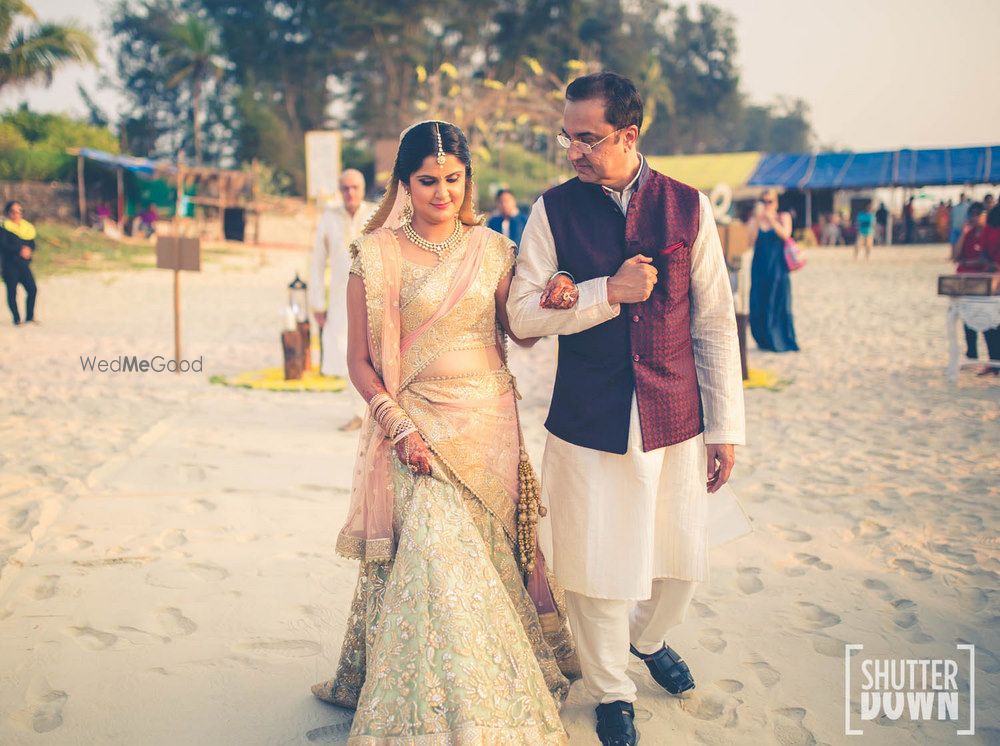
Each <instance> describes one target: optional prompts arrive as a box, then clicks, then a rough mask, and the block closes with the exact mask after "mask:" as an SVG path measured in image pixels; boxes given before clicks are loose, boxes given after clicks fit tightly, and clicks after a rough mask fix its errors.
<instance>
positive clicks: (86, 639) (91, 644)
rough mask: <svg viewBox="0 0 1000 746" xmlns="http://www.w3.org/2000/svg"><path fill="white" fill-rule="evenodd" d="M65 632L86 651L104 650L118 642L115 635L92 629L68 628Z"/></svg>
mask: <svg viewBox="0 0 1000 746" xmlns="http://www.w3.org/2000/svg"><path fill="white" fill-rule="evenodd" d="M66 631H67V632H68V633H69V634H70V636H72V637H74V638H75V639H76V641H77V642H78V643H80V644H81V645H82V646H83V647H85V648H87V649H88V650H106V649H107V648H110V647H111V646H112V645H114V644H115V643H116V642H118V637H117V635H113V634H111V633H110V632H102V631H101V630H99V629H94V628H93V627H70V628H69V629H67V630H66Z"/></svg>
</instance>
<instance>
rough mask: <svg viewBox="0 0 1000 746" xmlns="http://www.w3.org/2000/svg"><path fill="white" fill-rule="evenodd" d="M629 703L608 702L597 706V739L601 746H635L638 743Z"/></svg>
mask: <svg viewBox="0 0 1000 746" xmlns="http://www.w3.org/2000/svg"><path fill="white" fill-rule="evenodd" d="M634 719H635V709H634V708H633V707H632V703H631V702H621V701H618V702H608V703H607V704H603V705H598V706H597V737H598V738H599V739H600V740H601V744H603V746H635V745H636V744H637V743H639V734H638V733H637V732H636V729H635V725H634V724H633V722H632V721H633V720H634Z"/></svg>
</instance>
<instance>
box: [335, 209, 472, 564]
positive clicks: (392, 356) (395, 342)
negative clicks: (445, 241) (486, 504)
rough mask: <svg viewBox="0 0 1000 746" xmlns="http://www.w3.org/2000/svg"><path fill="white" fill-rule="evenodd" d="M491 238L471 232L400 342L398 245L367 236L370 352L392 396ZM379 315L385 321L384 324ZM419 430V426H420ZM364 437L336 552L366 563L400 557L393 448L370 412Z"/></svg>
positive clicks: (384, 236)
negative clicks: (443, 285)
mask: <svg viewBox="0 0 1000 746" xmlns="http://www.w3.org/2000/svg"><path fill="white" fill-rule="evenodd" d="M486 238H487V232H486V231H482V230H475V229H474V230H472V231H470V235H469V237H468V246H467V248H466V252H465V256H464V257H463V258H462V260H461V263H460V264H459V267H458V268H457V270H456V271H455V273H454V275H453V277H452V280H451V283H450V285H449V288H448V291H447V293H446V296H445V298H444V301H443V302H442V303H441V304H440V305H439V307H438V308H437V310H436V311H435V312H434V313H433V314H432V315H431V316H429V317H428V318H427V319H426V320H425V321H424V322H423V323H422V324H421V325H420V326H419V327H418V328H417V329H414V330H413V332H412V333H411V334H409V335H407V336H406V337H405V338H401V325H400V289H401V267H400V262H401V257H400V252H399V244H398V241H397V240H396V238H395V236H394V235H393V234H392V231H391V230H390V229H388V228H380V229H378V230H376V231H375V232H373V233H372V234H370V236H367V237H366V239H365V240H366V241H372V242H374V243H375V247H373V248H377V250H378V251H377V256H378V259H379V261H378V262H377V264H378V265H380V266H378V267H376V266H374V265H375V264H376V263H375V262H369V263H367V265H366V271H365V295H366V301H367V305H368V311H369V338H368V345H369V351H370V354H371V359H372V363H373V365H374V367H375V369H376V371H378V372H379V374H380V375H381V376H382V382H383V384H384V385H385V388H386V391H387V392H388V393H389V395H390V396H392V397H393V398H398V397H399V393H400V392H399V385H400V380H401V376H402V372H403V371H402V360H403V357H404V355H405V353H406V351H407V350H409V349H410V347H411V346H412V345H413V344H414V342H416V341H417V340H418V339H419V338H420V336H421V335H422V334H423V333H424V332H426V331H427V330H428V329H429V328H431V327H432V326H433V325H434V324H435V323H437V322H438V321H439V320H440V319H441V318H442V317H444V316H445V315H446V314H448V313H449V312H450V311H451V310H452V309H454V307H455V306H456V305H458V303H459V301H461V299H462V297H463V296H464V295H465V293H466V292H467V291H468V289H469V288H470V287H471V286H472V283H473V282H474V281H475V279H476V277H477V275H478V274H479V270H480V268H481V267H482V264H483V257H484V256H485V252H486V247H487V240H486ZM362 250H363V249H362ZM373 258H374V257H373ZM369 270H375V271H369ZM378 317H381V318H380V322H379V318H378ZM417 426H418V428H419V426H420V425H419V422H418V423H417ZM360 433H361V434H360V437H359V439H358V452H357V457H356V460H355V469H354V480H353V486H352V489H351V504H350V507H349V509H348V513H347V521H346V523H345V525H344V527H343V528H342V529H341V531H340V535H339V536H338V538H337V551H338V552H339V553H340V554H341V555H343V556H345V557H348V558H352V559H359V560H361V561H362V562H371V561H387V560H391V559H392V558H393V556H394V555H395V539H394V536H393V524H392V519H393V499H394V495H393V489H392V457H393V446H392V443H391V441H389V439H388V438H386V436H385V434H384V433H383V432H382V429H381V428H380V427H379V426H378V424H377V423H375V422H374V420H373V419H372V417H371V412H370V411H368V410H366V412H365V418H364V422H363V424H362V427H361V431H360Z"/></svg>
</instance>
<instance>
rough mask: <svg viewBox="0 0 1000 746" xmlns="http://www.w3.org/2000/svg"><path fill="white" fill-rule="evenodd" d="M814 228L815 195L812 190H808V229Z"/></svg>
mask: <svg viewBox="0 0 1000 746" xmlns="http://www.w3.org/2000/svg"><path fill="white" fill-rule="evenodd" d="M812 226H813V193H812V189H806V228H812Z"/></svg>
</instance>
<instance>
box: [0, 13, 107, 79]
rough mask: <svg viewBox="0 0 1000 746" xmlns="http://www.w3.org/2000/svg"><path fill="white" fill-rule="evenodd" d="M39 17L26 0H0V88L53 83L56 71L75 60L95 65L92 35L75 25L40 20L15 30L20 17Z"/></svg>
mask: <svg viewBox="0 0 1000 746" xmlns="http://www.w3.org/2000/svg"><path fill="white" fill-rule="evenodd" d="M21 16H23V17H27V18H30V19H31V20H33V21H37V20H38V16H37V14H36V13H35V11H34V9H33V8H32V7H31V6H30V5H29V4H28V3H26V2H24V1H23V0H0V89H3V88H4V87H6V86H11V85H23V84H27V83H32V82H36V81H39V80H40V81H42V82H43V83H44V84H45V85H49V84H51V83H52V77H53V76H54V75H55V72H56V70H58V69H59V68H60V67H63V66H65V65H67V64H71V63H74V62H86V63H91V64H94V63H96V62H97V55H96V54H95V52H94V48H95V44H94V39H93V37H92V36H91V35H90V34H88V33H87V32H86V31H84V30H83V29H81V28H79V27H78V26H76V25H74V24H61V25H60V24H55V23H39V24H37V25H35V26H33V27H31V28H28V29H20V30H18V31H15V30H14V25H15V21H16V20H17V19H18V17H21Z"/></svg>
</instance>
